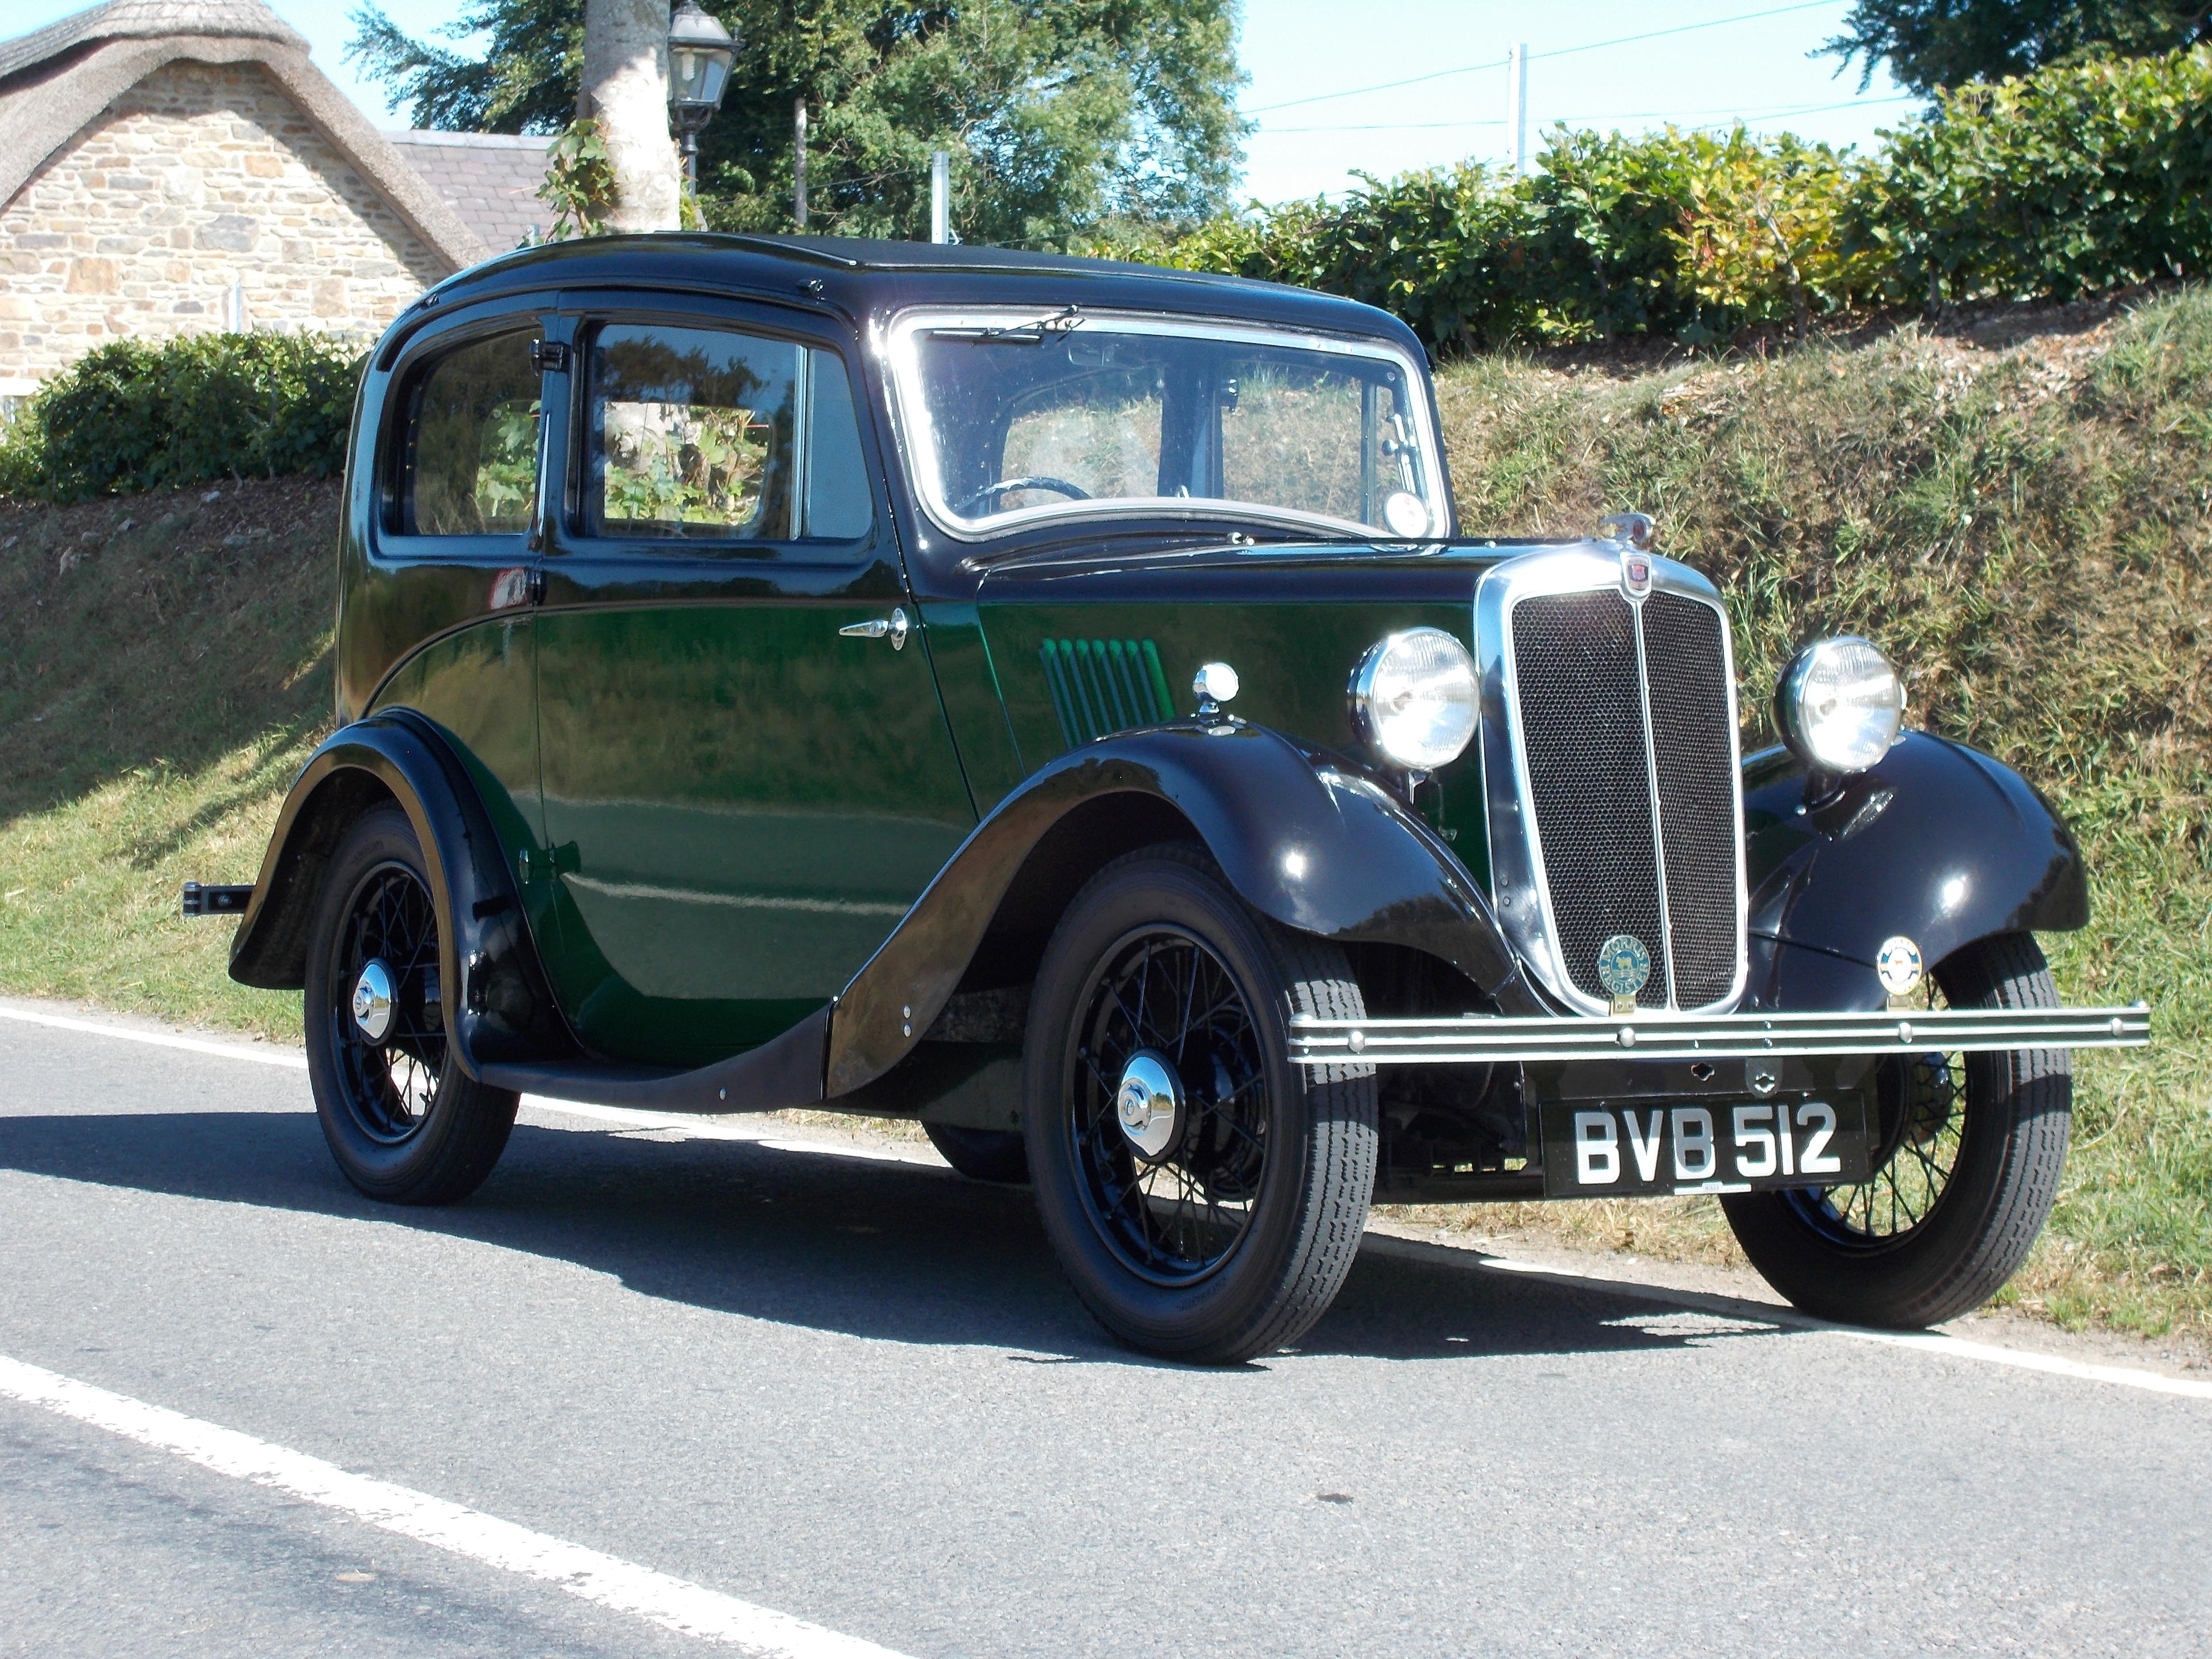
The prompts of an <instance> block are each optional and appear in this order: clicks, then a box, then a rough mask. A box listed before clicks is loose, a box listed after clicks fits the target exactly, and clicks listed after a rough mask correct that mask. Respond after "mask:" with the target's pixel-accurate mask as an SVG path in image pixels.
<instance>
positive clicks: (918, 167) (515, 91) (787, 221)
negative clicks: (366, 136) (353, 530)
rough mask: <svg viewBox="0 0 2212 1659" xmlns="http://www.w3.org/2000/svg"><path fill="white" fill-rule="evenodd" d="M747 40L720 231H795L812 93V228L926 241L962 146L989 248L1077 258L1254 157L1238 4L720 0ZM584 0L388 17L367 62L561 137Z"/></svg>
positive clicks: (1178, 214)
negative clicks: (940, 166)
mask: <svg viewBox="0 0 2212 1659" xmlns="http://www.w3.org/2000/svg"><path fill="white" fill-rule="evenodd" d="M705 9H707V10H708V11H710V12H713V13H714V14H715V15H718V16H719V17H720V20H721V21H722V22H723V23H724V25H725V26H726V27H728V28H729V29H730V30H731V31H732V33H735V34H737V35H738V36H739V37H740V38H741V40H742V42H743V45H742V46H741V49H740V51H739V53H738V62H737V66H736V68H735V70H733V71H732V76H731V80H730V88H729V92H728V94H727V95H726V97H725V98H724V100H723V102H722V108H721V112H720V114H719V115H717V116H716V117H715V118H714V122H713V123H712V125H709V126H708V128H707V130H706V131H705V133H704V134H703V135H702V137H701V143H700V150H701V155H700V205H701V209H702V212H703V214H704V216H705V218H706V220H707V222H708V224H710V225H712V226H714V227H715V228H723V229H739V230H788V229H790V228H792V217H791V216H792V178H793V109H794V105H795V104H796V102H797V101H798V100H800V99H804V100H805V101H806V105H807V112H808V118H809V128H810V131H809V134H808V158H807V194H808V199H809V206H810V216H809V228H810V229H812V230H816V231H826V232H829V233H831V234H842V235H858V236H914V235H918V234H927V228H928V218H929V185H928V167H929V155H930V152H931V151H932V150H936V149H943V150H946V151H949V152H950V153H951V156H952V165H953V204H954V213H953V222H954V225H955V228H957V231H958V232H959V234H961V235H962V236H963V237H964V238H965V239H966V240H969V241H976V242H991V243H996V244H1000V245H1013V246H1062V245H1064V244H1065V243H1066V240H1067V239H1068V238H1069V237H1070V236H1072V235H1075V234H1081V233H1084V232H1087V231H1094V230H1096V229H1097V228H1100V227H1102V226H1105V225H1109V224H1112V223H1115V222H1129V223H1133V224H1155V225H1159V224H1182V225H1188V224H1190V223H1194V222H1198V221H1200V220H1202V219H1204V218H1206V217H1207V216H1211V215H1212V214H1215V213H1218V211H1219V210H1221V209H1222V208H1223V207H1225V205H1226V204H1227V200H1228V192H1229V189H1230V186H1231V182H1232V181H1233V179H1234V177H1235V173H1236V168H1237V163H1238V161H1239V159H1240V155H1239V150H1240V142H1241V140H1242V137H1243V132H1244V131H1245V127H1244V124H1243V121H1242V119H1241V118H1239V117H1238V116H1237V112H1236V108H1235V104H1234V98H1235V94H1236V92H1237V88H1238V87H1239V86H1241V85H1242V84H1243V75H1242V73H1241V71H1239V70H1238V69H1237V60H1236V6H1235V0H943V3H939V4H934V5H915V4H903V5H902V4H896V3H887V0H754V3H747V4H742V5H741V4H738V3H737V0H707V3H706V8H705ZM582 20H583V6H582V0H473V3H472V4H471V9H469V10H467V11H465V12H464V13H463V14H462V15H461V16H460V17H459V20H458V21H456V23H455V24H454V25H453V28H452V30H451V31H450V33H451V35H452V37H453V38H454V39H456V40H460V39H466V38H469V37H471V36H472V35H477V34H483V35H485V36H487V37H488V50H487V51H486V52H485V53H484V55H483V57H482V58H468V57H465V55H463V54H461V53H459V52H454V51H452V50H450V49H448V48H446V47H443V46H437V45H435V44H433V43H428V42H422V41H416V40H411V39H410V38H409V37H408V36H407V35H406V34H404V33H403V32H402V31H400V30H399V29H398V27H396V26H395V25H394V24H392V22H391V21H390V20H389V19H387V18H386V17H385V16H384V15H383V14H382V13H381V12H380V11H378V10H377V9H374V7H370V8H368V9H363V10H362V11H359V12H356V14H355V18H354V21H355V24H356V31H357V32H356V35H355V38H354V40H353V43H352V45H351V46H350V47H349V58H352V59H354V60H355V61H358V62H360V63H362V64H363V65H364V66H365V68H366V69H367V70H368V72H369V73H370V74H371V75H373V76H376V77H377V78H379V79H380V80H381V81H382V82H384V84H385V85H386V87H387V88H390V89H391V92H392V99H393V104H394V106H395V107H398V106H400V105H403V104H406V105H411V106H412V119H413V120H414V121H415V122H416V125H436V126H441V127H448V128H459V129H466V130H475V131H494V132H524V131H528V132H547V133H550V132H553V131H558V130H560V129H561V128H562V126H563V125H565V124H566V123H567V121H568V118H569V117H570V115H571V114H572V113H573V112H574V100H575V92H576V77H577V72H578V69H579V67H580V62H581V40H582Z"/></svg>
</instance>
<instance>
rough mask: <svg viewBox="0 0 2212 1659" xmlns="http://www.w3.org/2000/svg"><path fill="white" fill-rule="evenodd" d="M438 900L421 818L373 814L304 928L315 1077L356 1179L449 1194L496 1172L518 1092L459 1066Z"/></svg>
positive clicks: (368, 1189) (319, 1103)
mask: <svg viewBox="0 0 2212 1659" xmlns="http://www.w3.org/2000/svg"><path fill="white" fill-rule="evenodd" d="M439 956H440V953H439V944H438V908H437V905H436V904H435V902H433V900H432V898H431V896H430V882H429V877H428V873H427V870H426V867H425V865H424V862H423V859H422V848H421V847H420V846H419V845H418V844H417V843H416V838H415V830H414V827H413V825H411V824H410V823H409V822H408V821H407V815H406V814H405V813H404V812H403V811H400V810H399V808H398V806H397V805H390V806H382V807H379V808H377V809H375V810H374V811H370V812H368V813H365V814H364V815H363V816H362V817H361V818H360V819H359V820H358V821H356V823H355V824H354V825H353V827H352V828H351V829H349V830H348V831H347V832H346V835H345V838H344V839H343V841H341V842H339V843H338V849H337V853H336V854H335V855H333V856H332V858H331V863H330V868H329V871H328V872H327V873H326V874H325V878H324V882H323V891H322V896H321V899H320V901H319V902H318V903H317V905H316V907H315V915H314V920H313V923H312V926H311V931H310V933H309V935H308V939H307V1010H306V1012H307V1079H308V1082H309V1083H310V1084H311V1085H313V1090H314V1095H315V1115H316V1117H317V1118H319V1120H320V1121H321V1123H322V1126H323V1139H325V1141H327V1142H328V1143H329V1144H330V1149H331V1156H332V1157H333V1158H337V1164H338V1168H339V1169H340V1170H343V1172H344V1174H345V1177H346V1179H347V1180H349V1181H350V1182H353V1184H354V1185H355V1186H356V1187H358V1188H361V1190H362V1192H364V1193H366V1194H368V1195H369V1196H370V1197H371V1198H377V1199H382V1200H385V1201H386V1202H387V1203H393V1204H451V1203H453V1202H455V1201H456V1200H460V1199H464V1198H466V1197H467V1196H468V1195H469V1194H471V1193H472V1192H474V1191H475V1190H476V1189H477V1188H478V1187H479V1186H481V1185H482V1184H483V1179H484V1177H485V1176H488V1175H489V1174H490V1173H491V1170H492V1165H493V1164H496V1163H497V1162H498V1161H499V1155H500V1153H501V1152H503V1151H504V1150H506V1147H507V1135H508V1133H509V1132H511V1131H512V1130H513V1127H514V1111H515V1107H516V1105H517V1104H518V1103H519V1102H520V1097H519V1096H518V1095H516V1094H515V1093H514V1092H513V1091H511V1090H507V1089H490V1088H486V1087H485V1086H484V1085H483V1084H481V1083H479V1082H477V1080H476V1079H474V1078H472V1077H471V1076H469V1075H468V1073H465V1072H464V1071H463V1070H462V1069H461V1066H460V1063H459V1060H458V1059H457V1058H456V1056H455V1055H454V1053H453V1043H452V1042H450V1041H449V1040H448V1038H447V1031H446V1025H445V1008H444V1000H445V999H444V994H443V987H442V985H441V982H440V959H439Z"/></svg>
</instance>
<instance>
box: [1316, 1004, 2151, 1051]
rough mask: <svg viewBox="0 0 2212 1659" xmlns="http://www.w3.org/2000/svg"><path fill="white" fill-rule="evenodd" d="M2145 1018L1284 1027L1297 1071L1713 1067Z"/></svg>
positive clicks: (2040, 1044) (2105, 1031)
mask: <svg viewBox="0 0 2212 1659" xmlns="http://www.w3.org/2000/svg"><path fill="white" fill-rule="evenodd" d="M2149 1041H2150V1010H2149V1008H2148V1006H2145V1005H2144V1004H2142V1003H2140V1002H2138V1003H2136V1004H2134V1005H2133V1006H2130V1007H2126V1008H1943V1009H1916V1010H1910V1011H1904V1012H1874V1013H1838V1014H1710V1015H1701V1014H1638V1015H1636V1016H1634V1017H1633V1018H1625V1019H1624V1018H1611V1019H1592V1018H1582V1017H1578V1016H1573V1015H1559V1016H1557V1017H1548V1016H1547V1017H1539V1018H1534V1019H1527V1018H1512V1019H1504V1018H1498V1019H1492V1018H1485V1017H1483V1016H1482V1015H1480V1014H1462V1015H1461V1016H1459V1017H1458V1018H1452V1019H1316V1018H1312V1017H1311V1016H1310V1015H1304V1014H1301V1015H1298V1016H1297V1017H1295V1018H1292V1020H1291V1060H1292V1061H1294V1062H1295V1063H1296V1064H1297V1065H1300V1066H1341V1065H1345V1064H1347V1063H1352V1064H1358V1063H1362V1062H1364V1063H1365V1064H1367V1065H1370V1066H1412V1065H1431V1066H1433V1065H1454V1064H1480V1063H1483V1062H1486V1061H1493V1060H1508V1061H1517V1060H1626V1059H1630V1058H1634V1059H1637V1060H1717V1059H1729V1058H1736V1059H1742V1058H1749V1057H1754V1056H1759V1055H1775V1056H1781V1055H1788V1054H1929V1053H1931V1052H1953V1051H1957V1050H1961V1049H1986V1048H2142V1046H2144V1045H2145V1044H2146V1043H2148V1042H2149Z"/></svg>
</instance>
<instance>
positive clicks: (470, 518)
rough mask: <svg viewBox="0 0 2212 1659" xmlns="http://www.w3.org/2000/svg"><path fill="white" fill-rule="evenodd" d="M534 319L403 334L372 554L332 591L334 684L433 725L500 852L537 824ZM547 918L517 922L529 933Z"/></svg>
mask: <svg viewBox="0 0 2212 1659" xmlns="http://www.w3.org/2000/svg"><path fill="white" fill-rule="evenodd" d="M554 298H555V296H553V295H550V294H548V295H544V296H543V299H544V302H545V306H546V308H547V309H550V306H551V304H552V303H553V301H554ZM541 320H542V313H541V312H540V309H539V307H537V306H534V305H528V306H526V305H518V304H516V303H514V302H511V301H509V302H501V303H498V304H495V305H491V306H487V307H480V308H478V309H477V310H476V311H475V312H472V313H470V312H465V313H461V314H460V315H458V316H455V317H453V318H452V319H447V320H444V321H442V322H441V325H439V326H438V327H436V328H435V329H432V330H428V331H425V332H424V333H423V334H422V335H421V336H419V337H417V338H416V340H415V341H413V342H412V343H410V345H409V347H408V348H407V352H406V355H405V356H404V357H402V358H401V360H400V361H399V362H398V366H397V368H396V369H395V395H393V396H392V397H391V398H388V399H386V403H385V404H384V408H385V410H386V424H385V427H384V429H383V430H382V431H380V433H379V434H378V435H377V447H376V450H375V457H376V459H375V462H374V465H375V466H376V470H377V481H376V485H377V487H376V489H375V490H374V496H373V501H372V506H371V510H370V515H369V521H368V524H367V525H365V526H363V528H364V529H365V531H366V532H367V534H366V536H365V538H364V540H365V542H366V546H367V551H368V557H367V558H366V559H365V560H362V561H360V562H358V563H349V566H348V574H347V576H346V579H345V588H344V592H343V595H342V599H341V603H342V605H343V611H344V623H343V627H342V629H340V641H341V648H342V651H343V655H344V657H345V661H344V663H343V665H342V667H341V681H342V684H343V685H344V686H345V687H346V688H348V693H349V696H353V695H358V696H362V699H363V706H362V708H361V711H360V712H361V713H362V714H373V713H377V712H380V711H383V710H388V709H395V708H405V709H410V710H412V711H413V712H415V713H416V714H420V715H422V716H423V717H424V718H426V719H428V720H430V721H431V722H432V723H433V724H435V726H437V727H438V729H439V731H440V732H441V734H442V735H443V736H444V738H445V739H446V741H447V744H448V745H449V746H450V747H451V748H452V750H453V753H454V754H455V755H456V756H457V757H459V760H460V762H461V763H462V765H463V766H464V767H465V769H467V771H468V773H469V775H470V777H471V780H472V781H474V783H475V784H476V787H477V793H478V795H479V797H480V798H481V799H483V804H484V807H485V810H486V811H487V812H488V813H489V817H490V819H491V823H492V828H493V829H494V831H495V833H496V834H497V835H498V836H499V838H500V841H501V843H502V845H503V847H504V848H505V849H506V850H507V852H508V853H509V854H518V853H520V852H521V851H522V850H523V849H526V848H530V847H531V846H532V845H534V844H536V843H537V842H538V840H539V839H540V836H541V830H542V825H541V823H540V820H539V816H538V772H539V766H538V713H537V708H536V702H535V699H536V688H537V670H536V661H535V655H534V649H533V647H534V638H533V627H532V616H531V611H530V605H529V600H530V596H531V593H532V580H531V573H532V568H533V567H534V566H535V564H536V562H537V554H536V552H535V550H533V549H532V546H531V542H532V526H533V525H534V524H535V522H536V519H537V504H538V471H539V466H540V462H541V450H542V447H543V441H544V422H543V421H542V420H541V418H540V414H539V409H540V394H541V390H542V389H543V388H544V383H545V381H546V380H547V379H548V378H549V377H545V376H544V375H543V374H542V372H541V370H542V366H543V363H544V356H543V353H542V351H541V349H540V324H541ZM550 379H552V380H554V381H556V382H557V380H558V377H557V376H554V377H550ZM555 395H556V406H557V395H558V394H557V392H556V394H555ZM356 687H358V688H360V690H359V691H358V692H354V691H353V690H352V688H356ZM548 920H549V919H548V918H547V917H546V916H545V915H544V914H543V913H542V911H541V912H536V913H533V914H532V915H530V917H529V921H530V923H531V926H532V928H533V930H536V931H538V933H540V934H541V935H542V934H543V932H544V928H545V927H546V925H547V922H548Z"/></svg>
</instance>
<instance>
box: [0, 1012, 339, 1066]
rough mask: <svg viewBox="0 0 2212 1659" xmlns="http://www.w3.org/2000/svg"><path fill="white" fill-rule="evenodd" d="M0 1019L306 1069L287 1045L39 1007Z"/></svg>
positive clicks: (304, 1060) (304, 1058)
mask: <svg viewBox="0 0 2212 1659" xmlns="http://www.w3.org/2000/svg"><path fill="white" fill-rule="evenodd" d="M0 1019H19V1020H21V1021H22V1022H23V1023H24V1024H27V1025H51V1026H52V1027H53V1028H54V1029H55V1030H61V1031H88V1032H90V1033H91V1034H92V1035H93V1036H111V1037H121V1038H123V1039H124V1040H125V1042H146V1043H151V1044H152V1045H153V1046H154V1047H155V1048H182V1049H184V1050H185V1052H186V1053H188V1054H216V1055H219V1056H221V1057H222V1059H224V1060H252V1062H253V1063H254V1064H255V1065H257V1066H290V1067H291V1068H292V1069H293V1070H294V1071H295V1072H304V1071H306V1070H307V1056H306V1055H305V1054H300V1053H297V1052H295V1050H292V1049H289V1048H266V1049H263V1048H252V1047H250V1046H248V1045H247V1044H246V1043H243V1042H208V1041H207V1040H206V1039H205V1038H203V1037H188V1036H173V1035H172V1034H170V1033H169V1032H167V1031H140V1030H134V1029H132V1028H131V1026H128V1025H106V1024H100V1023H98V1022H96V1021H94V1020H89V1019H71V1018H69V1017H68V1016H67V1015H65V1014H50V1013H48V1012H46V1011H45V1010H44V1009H42V1008H38V1009H33V1008H8V1007H0Z"/></svg>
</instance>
